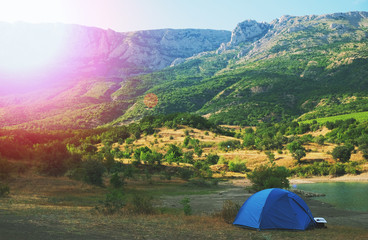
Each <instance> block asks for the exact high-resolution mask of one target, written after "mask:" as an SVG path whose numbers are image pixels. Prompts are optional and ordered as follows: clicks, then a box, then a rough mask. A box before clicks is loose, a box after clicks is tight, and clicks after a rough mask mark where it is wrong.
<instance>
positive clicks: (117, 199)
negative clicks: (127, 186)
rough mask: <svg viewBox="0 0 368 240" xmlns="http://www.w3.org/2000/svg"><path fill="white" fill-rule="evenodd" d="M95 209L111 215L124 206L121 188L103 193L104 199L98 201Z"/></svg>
mask: <svg viewBox="0 0 368 240" xmlns="http://www.w3.org/2000/svg"><path fill="white" fill-rule="evenodd" d="M99 203H100V205H99V206H96V207H95V208H96V210H97V211H99V212H100V213H103V214H106V215H111V214H115V213H118V212H120V211H121V209H122V208H123V207H124V206H125V201H124V195H123V192H122V191H121V190H112V191H110V192H109V193H107V194H106V195H105V199H104V200H102V201H100V202H99Z"/></svg>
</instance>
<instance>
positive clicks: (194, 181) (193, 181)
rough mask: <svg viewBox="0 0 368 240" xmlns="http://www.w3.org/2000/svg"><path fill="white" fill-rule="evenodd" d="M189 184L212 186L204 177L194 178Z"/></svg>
mask: <svg viewBox="0 0 368 240" xmlns="http://www.w3.org/2000/svg"><path fill="white" fill-rule="evenodd" d="M187 186H196V187H210V186H211V184H210V183H209V182H207V181H206V180H204V179H203V178H199V179H192V180H190V181H189V182H188V184H187Z"/></svg>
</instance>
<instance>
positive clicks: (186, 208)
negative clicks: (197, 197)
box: [180, 197, 192, 216]
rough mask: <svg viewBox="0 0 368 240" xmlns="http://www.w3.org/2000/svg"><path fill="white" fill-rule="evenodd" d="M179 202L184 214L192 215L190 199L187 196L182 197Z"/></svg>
mask: <svg viewBox="0 0 368 240" xmlns="http://www.w3.org/2000/svg"><path fill="white" fill-rule="evenodd" d="M180 204H181V205H182V206H183V210H184V214H185V215H186V216H189V215H192V207H191V206H190V199H189V198H188V197H185V198H183V199H182V200H181V201H180Z"/></svg>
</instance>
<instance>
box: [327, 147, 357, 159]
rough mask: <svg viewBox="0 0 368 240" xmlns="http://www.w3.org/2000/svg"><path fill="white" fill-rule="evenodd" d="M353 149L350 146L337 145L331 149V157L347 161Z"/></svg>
mask: <svg viewBox="0 0 368 240" xmlns="http://www.w3.org/2000/svg"><path fill="white" fill-rule="evenodd" d="M353 150H354V147H352V146H337V147H335V148H334V149H333V150H332V157H333V158H334V159H335V160H338V161H340V162H343V163H344V162H348V161H349V160H350V157H351V152H352V151H353Z"/></svg>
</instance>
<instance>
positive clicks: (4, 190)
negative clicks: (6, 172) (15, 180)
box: [0, 182, 10, 197]
mask: <svg viewBox="0 0 368 240" xmlns="http://www.w3.org/2000/svg"><path fill="white" fill-rule="evenodd" d="M9 193H10V188H9V186H8V185H7V184H3V183H1V182H0V197H6V196H8V195H9Z"/></svg>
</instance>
